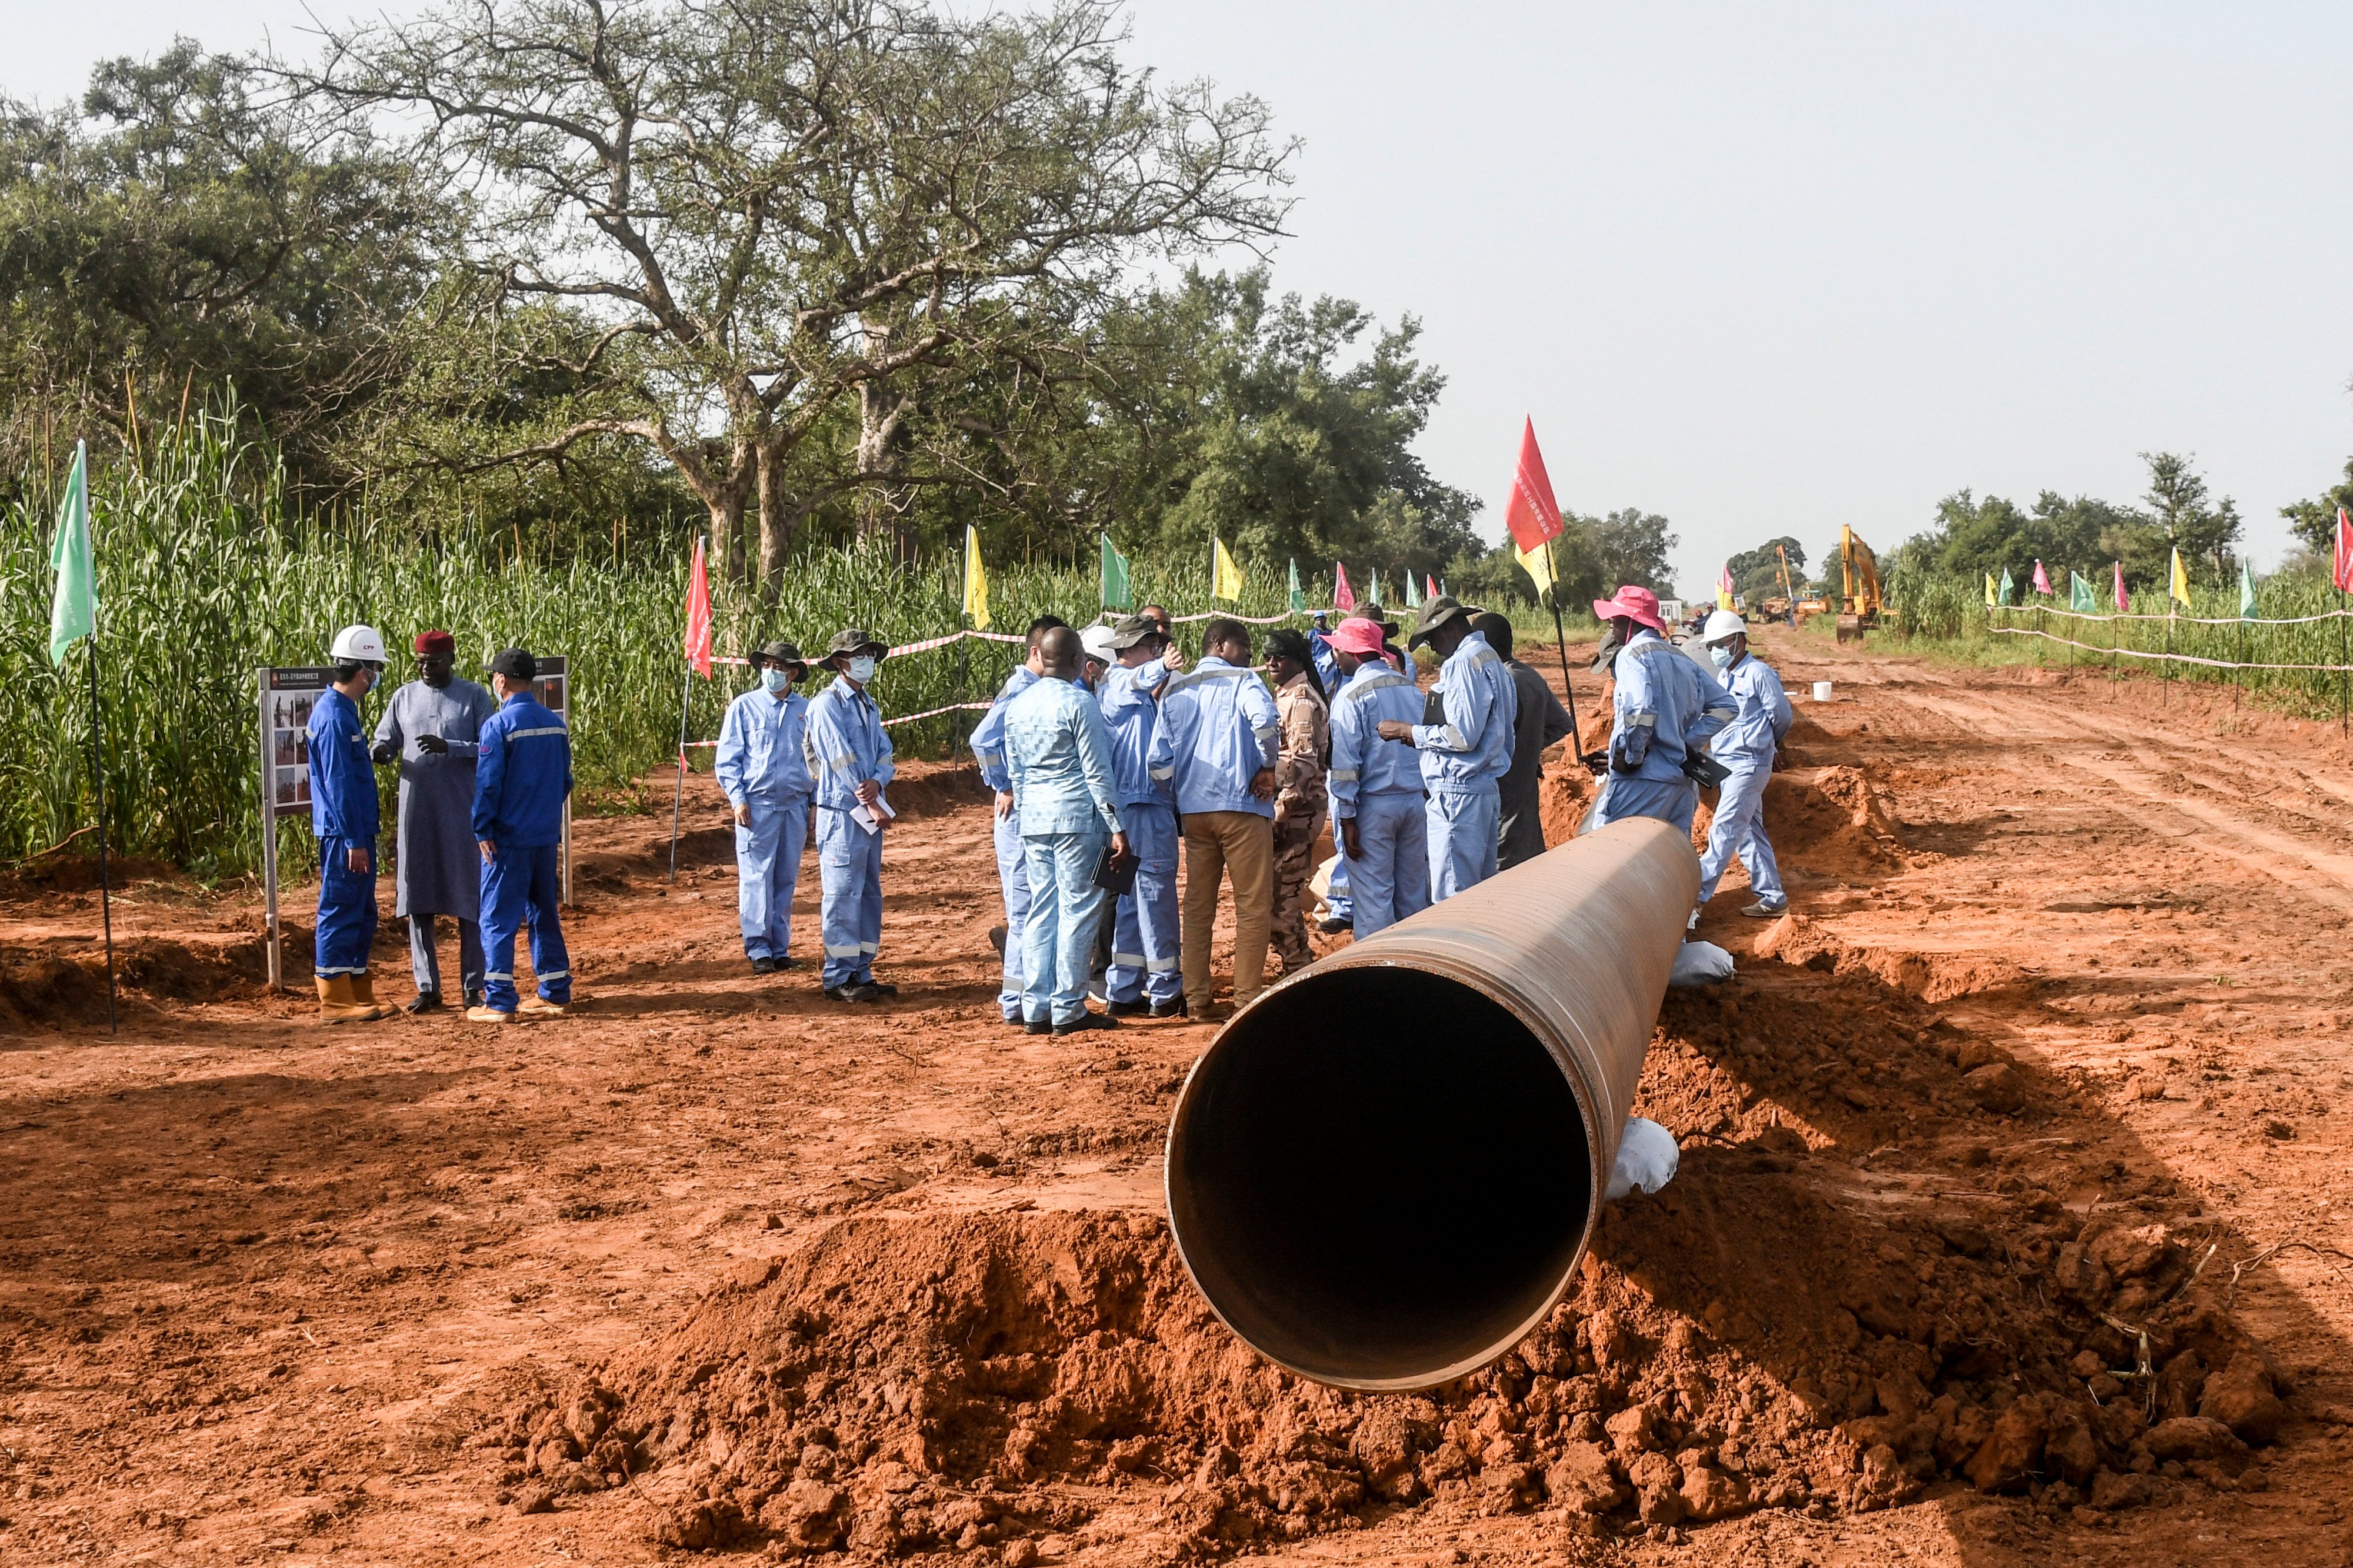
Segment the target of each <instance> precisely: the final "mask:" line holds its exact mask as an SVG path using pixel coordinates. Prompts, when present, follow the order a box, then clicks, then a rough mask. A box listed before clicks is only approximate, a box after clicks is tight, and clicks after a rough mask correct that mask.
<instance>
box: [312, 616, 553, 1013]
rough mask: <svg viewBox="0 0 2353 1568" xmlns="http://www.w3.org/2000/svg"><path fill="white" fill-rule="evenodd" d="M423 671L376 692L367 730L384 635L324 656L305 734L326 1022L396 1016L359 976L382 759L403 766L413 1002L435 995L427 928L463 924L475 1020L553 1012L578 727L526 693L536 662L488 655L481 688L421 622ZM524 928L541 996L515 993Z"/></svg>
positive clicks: (340, 640) (434, 961)
mask: <svg viewBox="0 0 2353 1568" xmlns="http://www.w3.org/2000/svg"><path fill="white" fill-rule="evenodd" d="M412 647H413V651H414V653H415V656H416V659H417V679H415V680H413V681H410V682H409V683H407V684H406V685H405V686H403V687H401V688H400V689H398V690H397V691H396V692H394V693H393V695H392V700H390V701H389V702H387V703H386V704H385V710H384V717H383V718H382V719H381V720H379V721H377V723H376V727H375V742H374V743H373V744H371V743H370V742H369V740H368V736H367V731H366V726H365V725H364V723H363V722H362V721H361V717H360V706H359V705H360V701H361V700H362V699H363V698H364V697H365V696H366V695H367V694H368V692H369V691H370V690H372V689H374V688H375V686H376V684H377V683H378V682H379V681H381V680H382V679H384V672H385V665H386V664H387V662H388V660H387V658H386V657H385V646H384V638H383V637H382V636H381V635H379V634H378V633H377V631H376V630H375V627H373V626H346V627H344V628H343V631H342V632H340V633H339V634H337V636H336V637H335V641H334V645H333V648H332V652H331V653H330V655H329V657H330V658H332V660H333V668H332V670H331V671H330V684H329V686H328V688H327V689H326V690H324V691H322V692H321V693H320V694H319V698H318V700H317V701H316V702H314V703H313V704H312V705H311V721H310V725H309V732H308V737H307V738H308V743H309V752H310V774H311V832H312V833H313V834H315V835H316V836H317V837H318V840H319V921H318V926H317V929H316V931H315V932H314V943H315V951H314V954H313V960H312V963H313V969H314V973H315V977H316V981H317V984H318V988H319V1019H320V1022H322V1023H325V1024H344V1023H366V1022H370V1021H372V1020H375V1019H377V1018H383V1017H386V1016H390V1013H391V1009H390V1008H388V1007H386V1006H385V1005H382V1004H380V1003H378V1002H377V1000H376V996H375V981H374V980H373V979H372V978H371V977H370V975H369V973H368V952H369V949H370V948H371V947H372V946H373V945H374V943H375V927H376V904H375V893H376V837H377V833H378V830H379V828H380V826H381V823H380V820H379V817H378V815H377V806H376V781H375V769H376V768H377V767H380V766H385V765H389V764H392V763H397V764H398V765H399V768H400V790H399V814H400V815H399V824H398V829H397V838H396V844H397V862H398V870H397V875H396V898H395V912H396V913H397V914H401V915H405V916H406V917H407V919H408V931H409V936H408V943H409V962H410V966H411V971H412V973H413V974H414V976H415V978H416V982H417V995H416V997H415V999H414V1000H412V1001H410V1002H409V1003H407V1004H406V1009H405V1010H406V1011H407V1012H410V1013H428V1012H431V1011H433V1010H435V1009H437V1008H438V1007H440V1006H441V1005H443V1004H442V999H441V972H440V963H439V960H438V955H437V953H436V952H435V948H434V924H435V921H437V920H438V919H439V918H440V917H442V916H445V915H446V916H448V917H449V918H450V919H452V920H454V921H457V923H458V970H459V984H460V986H461V994H462V996H463V999H464V1006H465V1009H466V1016H467V1017H468V1018H469V1019H470V1020H471V1021H473V1022H475V1023H480V1024H511V1023H516V1022H521V1021H527V1020H530V1019H533V1018H543V1017H560V1016H563V1014H564V1011H565V1008H566V1007H567V1006H569V1005H571V999H572V972H571V963H570V959H569V958H568V957H567V955H566V953H565V946H564V928H563V922H562V919H561V917H560V916H559V914H558V912H557V909H556V903H557V893H558V876H557V872H558V867H557V863H556V861H557V854H558V846H559V845H561V844H562V843H563V840H564V808H565V801H566V800H567V799H569V798H570V796H571V794H572V738H571V736H570V734H569V733H568V732H566V731H565V726H564V721H563V720H562V719H561V718H559V717H558V716H557V715H555V714H554V713H553V712H551V711H549V710H548V709H547V708H546V707H545V706H544V705H543V704H542V703H541V702H540V700H539V699H538V698H537V697H536V696H534V695H533V683H534V682H535V681H536V680H537V679H539V664H538V661H537V660H536V659H534V658H533V657H532V655H531V652H530V650H528V649H526V648H520V647H511V648H506V649H504V650H502V651H501V652H500V654H499V655H498V656H497V657H496V658H493V659H491V668H490V676H491V685H490V689H488V690H484V689H482V688H481V687H480V686H477V685H476V684H474V683H473V682H472V681H470V680H461V679H459V678H458V676H457V673H456V668H457V640H456V639H455V638H454V637H451V636H450V634H449V633H448V632H442V631H430V632H423V633H420V634H418V636H417V638H416V640H415V642H414V644H413V645H412ZM525 926H528V927H529V928H530V931H531V966H532V972H533V978H534V979H535V980H536V981H537V983H538V984H537V988H536V989H537V994H535V995H533V996H528V997H519V996H518V994H517V993H516V988H515V979H514V954H515V939H516V936H517V934H518V932H519V931H521V930H522V928H524V927H525Z"/></svg>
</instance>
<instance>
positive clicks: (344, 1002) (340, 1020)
mask: <svg viewBox="0 0 2353 1568" xmlns="http://www.w3.org/2000/svg"><path fill="white" fill-rule="evenodd" d="M316 979H317V980H318V983H319V1022H320V1023H322V1024H364V1023H366V1022H368V1021H369V1020H370V1019H372V1018H374V1017H375V1016H376V1011H375V1008H373V1007H366V1006H363V1005H361V1004H360V1001H359V998H358V997H357V996H356V995H354V994H353V991H352V977H351V976H350V975H348V974H322V975H318V976H316Z"/></svg>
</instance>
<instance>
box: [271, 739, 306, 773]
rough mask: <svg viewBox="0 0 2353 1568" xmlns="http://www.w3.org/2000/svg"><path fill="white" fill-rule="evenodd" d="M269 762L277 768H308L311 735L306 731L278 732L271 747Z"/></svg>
mask: <svg viewBox="0 0 2353 1568" xmlns="http://www.w3.org/2000/svg"><path fill="white" fill-rule="evenodd" d="M271 752H272V756H271V761H273V762H274V763H277V765H278V766H280V767H281V768H284V767H308V766H310V763H311V733H310V731H307V730H280V731H278V732H277V734H276V736H275V740H274V743H273V745H272V747H271Z"/></svg>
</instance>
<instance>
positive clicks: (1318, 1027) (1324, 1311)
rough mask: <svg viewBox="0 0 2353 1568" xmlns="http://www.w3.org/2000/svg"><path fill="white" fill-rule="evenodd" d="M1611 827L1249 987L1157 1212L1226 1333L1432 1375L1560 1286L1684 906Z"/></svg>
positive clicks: (1404, 1379) (1324, 1369)
mask: <svg viewBox="0 0 2353 1568" xmlns="http://www.w3.org/2000/svg"><path fill="white" fill-rule="evenodd" d="M1698 884H1699V867H1698V859H1697V857H1696V856H1694V854H1693V852H1692V848H1691V845H1690V842H1689V840H1688V839H1686V838H1684V837H1683V836H1682V835H1681V834H1678V833H1675V832H1674V831H1673V830H1672V828H1669V827H1666V826H1662V825H1661V824H1657V823H1648V822H1645V823H1620V824H1615V825H1613V826H1609V827H1606V828H1603V829H1601V830H1600V831H1599V832H1597V833H1594V834H1591V835H1588V836H1587V837H1584V838H1580V839H1578V840H1577V841H1575V842H1574V843H1573V844H1570V845H1567V846H1564V847H1561V848H1558V849H1556V850H1553V851H1552V852H1550V853H1548V854H1546V855H1544V856H1542V857H1539V858H1537V859H1536V860H1535V861H1532V862H1530V863H1528V864H1526V865H1524V866H1521V867H1517V868H1514V869H1513V870H1511V871H1509V872H1506V873H1504V875H1503V876H1501V877H1498V878H1494V879H1491V880H1490V881H1488V882H1485V883H1482V885H1480V886H1479V887H1477V888H1474V889H1471V890H1470V891H1468V892H1465V893H1461V894H1459V895H1457V896H1456V897H1454V898H1452V899H1450V900H1447V901H1446V902H1445V903H1443V904H1440V905H1438V906H1436V907H1435V908H1432V909H1430V910H1424V911H1423V912H1422V913H1420V914H1418V915H1416V916H1414V917H1413V918H1412V919H1410V920H1408V921H1402V922H1400V923H1398V925H1395V926H1392V927H1390V928H1389V929H1388V930H1387V931H1382V932H1380V933H1379V934H1378V935H1377V936H1373V937H1370V938H1367V939H1366V941H1364V942H1357V943H1355V944H1353V945H1351V946H1349V947H1347V948H1345V949H1343V950H1342V951H1341V952H1339V953H1337V954H1335V955H1334V956H1333V957H1330V958H1327V959H1325V960H1324V961H1323V962H1321V963H1316V964H1314V965H1312V966H1311V967H1309V968H1308V969H1307V970H1306V971H1304V972H1303V973H1300V974H1297V975H1294V976H1293V977H1291V978H1289V979H1287V980H1285V981H1284V982H1283V983H1282V984H1280V985H1278V986H1276V987H1275V988H1274V989H1272V990H1271V991H1269V992H1267V993H1265V994H1262V995H1261V996H1260V997H1258V998H1257V999H1256V1000H1255V1001H1253V1002H1252V1003H1251V1005H1250V1006H1249V1007H1247V1008H1245V1009H1243V1011H1242V1012H1241V1013H1240V1014H1239V1015H1237V1016H1235V1017H1234V1019H1233V1020H1232V1021H1231V1022H1230V1023H1229V1024H1228V1025H1227V1026H1226V1028H1225V1029H1224V1030H1223V1031H1222V1032H1221V1033H1220V1034H1219V1037H1218V1038H1217V1040H1216V1041H1215V1042H1214V1043H1213V1044H1212V1045H1211V1047H1209V1049H1208V1051H1207V1052H1206V1053H1204V1055H1203V1056H1202V1058H1201V1059H1200V1060H1199V1061H1198V1062H1197V1063H1196V1064H1195V1066H1194V1068H1193V1072H1192V1075H1191V1077H1190V1078H1189V1079H1187V1082H1186V1085H1185V1089H1184V1092H1183V1094H1182V1095H1181V1096H1180V1097H1179V1098H1178V1101H1177V1107H1176V1115H1175V1118H1174V1120H1173V1121H1171V1123H1170V1127H1169V1134H1168V1156H1167V1173H1166V1176H1167V1189H1168V1218H1169V1224H1170V1227H1171V1230H1172V1233H1173V1234H1174V1236H1175V1237H1176V1245H1177V1248H1178V1251H1179V1253H1180V1254H1181V1256H1182V1257H1183V1258H1184V1260H1185V1264H1186V1267H1187V1268H1188V1269H1190V1270H1191V1272H1192V1275H1193V1279H1194V1281H1195V1283H1196V1284H1198V1286H1199V1287H1200V1289H1201V1292H1202V1294H1203V1295H1204V1296H1205V1297H1206V1298H1207V1299H1208V1302H1209V1304H1210V1306H1211V1307H1212V1308H1213V1309H1214V1310H1216V1311H1217V1313H1218V1314H1219V1317H1220V1318H1222V1319H1223V1320H1224V1321H1226V1323H1227V1325H1228V1326H1229V1327H1230V1328H1231V1329H1232V1330H1233V1331H1235V1332H1236V1333H1238V1334H1240V1336H1241V1337H1242V1338H1243V1339H1244V1340H1245V1341H1247V1342H1249V1343H1250V1344H1251V1345H1252V1346H1253V1347H1255V1348H1256V1349H1257V1350H1258V1351H1260V1352H1261V1353H1263V1354H1265V1355H1266V1356H1268V1357H1269V1358H1270V1359H1271V1360H1273V1361H1275V1362H1278V1363H1281V1364H1282V1365H1284V1366H1286V1367H1289V1368H1291V1369H1292V1370H1293V1371H1295V1372H1298V1373H1303V1374H1304V1375H1306V1376H1308V1377H1312V1378H1314V1379H1317V1380H1318V1381H1321V1382H1324V1383H1330V1384H1338V1385H1340V1386H1343V1387H1350V1388H1366V1389H1403V1388H1419V1387H1427V1386H1430V1385H1431V1384H1438V1383H1442V1382H1445V1381H1446V1380H1448V1379H1450V1378H1452V1377H1458V1376H1461V1375H1462V1374H1463V1373H1467V1372H1471V1371H1473V1370H1475V1369H1476V1368H1478V1367H1479V1366H1482V1365H1483V1364H1485V1363H1487V1362H1489V1361H1492V1360H1493V1359H1494V1358H1495V1357H1496V1356H1498V1355H1501V1354H1502V1353H1503V1352H1504V1351H1506V1350H1508V1349H1510V1348H1511V1347H1512V1345H1514V1344H1515V1343H1517V1342H1518V1341H1519V1340H1520V1339H1521V1338H1522V1337H1523V1336H1524V1335H1525V1333H1526V1332H1527V1331H1528V1330H1529V1329H1530V1328H1532V1327H1534V1326H1535V1323H1536V1322H1537V1321H1539V1320H1540V1319H1541V1318H1542V1317H1543V1316H1544V1314H1545V1313H1546V1311H1547V1310H1550V1308H1551V1306H1552V1304H1553V1303H1554V1302H1555V1301H1556V1300H1558V1299H1559V1296H1560V1294H1561V1292H1562V1291H1563V1290H1564V1289H1566V1288H1567V1283H1568V1280H1569V1279H1570V1277H1571V1275H1572V1273H1573V1271H1574V1270H1575V1268H1576V1266H1577V1259H1578V1258H1579V1257H1580V1256H1581V1254H1582V1253H1583V1250H1584V1247H1585V1245H1586V1242H1587V1239H1588V1237H1589V1236H1590V1234H1591V1231H1592V1226H1593V1224H1594V1221H1595V1219H1596V1217H1597V1215H1598V1214H1599V1188H1600V1186H1601V1184H1603V1182H1604V1181H1605V1180H1606V1178H1607V1175H1608V1173H1609V1163H1610V1161H1611V1160H1613V1159H1614V1158H1615V1157H1616V1153H1617V1146H1618V1137H1619V1132H1620V1129H1621V1128H1622V1127H1623V1125H1624V1122H1625V1118H1626V1116H1627V1114H1628V1111H1629V1110H1630V1106H1631V1103H1632V1100H1633V1094H1634V1089H1635V1086H1636V1084H1637V1082H1638V1080H1639V1079H1640V1078H1641V1064H1642V1057H1643V1054H1644V1052H1645V1050H1646V1048H1647V1047H1648V1045H1649V1041H1650V1034H1651V1026H1652V1024H1653V1022H1654V1021H1655V1019H1656V1018H1657V1016H1658V1007H1659V1001H1660V998H1661V997H1662V995H1663V994H1664V993H1665V989H1666V980H1667V973H1668V970H1669V968H1670V966H1671V965H1672V960H1673V956H1674V952H1675V950H1676V948H1677V947H1678V946H1679V945H1680V943H1681V941H1682V938H1683V918H1684V915H1685V914H1686V913H1687V912H1688V911H1689V910H1690V908H1691V904H1692V900H1693V899H1694V896H1695V895H1696V893H1697V890H1698Z"/></svg>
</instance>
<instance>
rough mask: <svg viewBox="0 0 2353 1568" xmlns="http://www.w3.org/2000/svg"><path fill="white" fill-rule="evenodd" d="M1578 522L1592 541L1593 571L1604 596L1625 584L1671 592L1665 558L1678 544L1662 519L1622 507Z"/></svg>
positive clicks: (1658, 516) (1638, 510) (1669, 593)
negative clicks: (1582, 525)
mask: <svg viewBox="0 0 2353 1568" xmlns="http://www.w3.org/2000/svg"><path fill="white" fill-rule="evenodd" d="M1582 521H1584V522H1585V526H1586V529H1587V531H1588V534H1589V536H1590V539H1591V542H1592V543H1591V548H1592V552H1593V564H1594V570H1595V572H1596V574H1597V577H1598V580H1599V584H1600V585H1601V589H1602V591H1603V592H1604V593H1608V592H1610V591H1612V590H1615V589H1617V588H1619V587H1620V586H1622V585H1624V584H1640V585H1641V586H1642V587H1645V588H1649V589H1651V591H1653V592H1654V593H1658V594H1661V595H1672V594H1673V593H1674V584H1673V575H1672V570H1671V569H1670V568H1669V566H1668V564H1667V558H1668V557H1669V556H1671V555H1672V554H1673V553H1674V552H1675V546H1676V545H1677V544H1678V543H1679V542H1680V541H1679V540H1677V539H1676V537H1675V536H1674V534H1673V533H1672V532H1671V531H1669V529H1668V526H1667V520H1666V519H1665V518H1663V517H1661V516H1660V515H1659V514H1658V513H1656V512H1652V511H1644V510H1641V509H1640V508H1639V507H1626V508H1622V509H1621V510H1617V511H1613V512H1611V513H1610V514H1609V516H1607V517H1604V518H1599V519H1585V520H1582Z"/></svg>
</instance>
